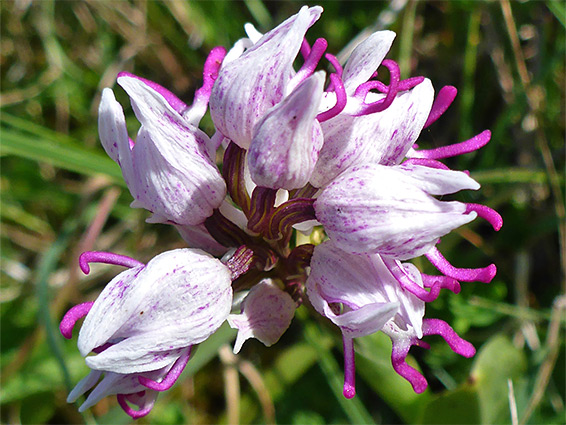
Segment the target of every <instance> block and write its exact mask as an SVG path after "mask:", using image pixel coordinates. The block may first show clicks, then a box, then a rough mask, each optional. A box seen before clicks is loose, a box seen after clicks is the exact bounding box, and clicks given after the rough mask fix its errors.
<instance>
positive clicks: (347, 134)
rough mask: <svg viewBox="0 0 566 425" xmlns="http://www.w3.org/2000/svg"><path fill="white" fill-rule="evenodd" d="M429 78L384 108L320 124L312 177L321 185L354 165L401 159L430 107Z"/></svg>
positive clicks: (340, 116) (317, 184) (316, 183)
mask: <svg viewBox="0 0 566 425" xmlns="http://www.w3.org/2000/svg"><path fill="white" fill-rule="evenodd" d="M433 98H434V89H433V88H432V84H431V83H430V81H429V80H425V81H423V82H422V83H421V84H419V85H418V86H416V87H415V88H414V89H412V90H410V91H408V92H403V93H401V94H399V95H398V96H397V97H396V98H395V100H394V101H393V103H392V104H391V105H390V106H389V107H388V108H387V109H385V110H384V111H382V112H377V113H373V114H369V115H363V116H358V117H354V116H349V115H345V114H340V115H338V116H336V117H335V118H332V119H330V120H328V121H326V122H324V123H322V130H323V132H324V145H323V147H322V149H321V151H320V155H319V158H318V162H317V164H316V167H315V169H314V172H313V175H312V177H311V183H312V184H313V186H315V187H324V186H326V185H327V184H328V183H330V181H332V180H333V179H334V178H336V176H338V175H339V174H340V173H341V172H343V171H344V170H346V169H347V168H349V167H351V166H353V165H361V164H365V163H376V164H384V165H394V164H398V163H399V162H401V160H402V159H403V158H404V156H405V154H406V153H407V151H408V150H409V149H410V148H411V146H413V144H414V143H415V141H416V140H417V138H418V137H419V134H420V132H421V130H422V128H423V126H424V124H425V122H426V120H427V117H428V115H429V113H430V109H431V107H432V101H433Z"/></svg>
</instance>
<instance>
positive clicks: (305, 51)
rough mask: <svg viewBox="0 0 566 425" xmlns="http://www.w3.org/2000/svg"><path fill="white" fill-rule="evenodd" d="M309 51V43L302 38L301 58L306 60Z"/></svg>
mask: <svg viewBox="0 0 566 425" xmlns="http://www.w3.org/2000/svg"><path fill="white" fill-rule="evenodd" d="M310 52H311V45H310V44H309V42H308V41H307V39H306V38H303V42H302V43H301V56H302V57H303V59H305V60H306V59H307V57H308V56H309V54H310Z"/></svg>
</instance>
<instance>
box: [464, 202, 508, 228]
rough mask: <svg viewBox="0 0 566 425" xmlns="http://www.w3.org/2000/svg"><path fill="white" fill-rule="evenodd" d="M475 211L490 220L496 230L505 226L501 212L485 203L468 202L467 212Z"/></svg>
mask: <svg viewBox="0 0 566 425" xmlns="http://www.w3.org/2000/svg"><path fill="white" fill-rule="evenodd" d="M471 211H474V212H476V213H477V215H478V216H480V217H481V218H483V219H484V220H486V221H488V222H489V224H491V226H492V227H493V230H495V231H496V232H497V231H499V229H501V226H503V218H502V217H501V215H499V213H498V212H497V211H495V210H493V209H491V208H489V207H486V206H485V205H481V204H466V214H468V213H469V212H471Z"/></svg>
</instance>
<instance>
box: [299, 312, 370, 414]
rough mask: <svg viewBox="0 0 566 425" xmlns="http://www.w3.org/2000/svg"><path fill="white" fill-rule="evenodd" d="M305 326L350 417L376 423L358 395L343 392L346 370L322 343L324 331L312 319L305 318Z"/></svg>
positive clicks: (335, 393) (308, 336)
mask: <svg viewBox="0 0 566 425" xmlns="http://www.w3.org/2000/svg"><path fill="white" fill-rule="evenodd" d="M297 315H298V316H299V317H300V314H299V312H297ZM303 326H304V336H305V340H306V341H307V342H308V343H309V344H311V345H312V346H313V347H314V348H315V350H316V351H317V354H318V363H319V365H320V368H321V369H322V372H323V373H324V375H325V376H326V379H327V381H328V385H330V388H331V390H332V393H333V394H334V396H335V397H336V400H337V401H338V403H339V404H340V406H341V407H342V410H343V411H344V413H345V414H346V416H347V417H348V419H350V421H351V423H354V424H362V423H363V424H367V423H375V421H374V420H373V418H372V417H371V415H370V414H369V412H368V411H367V409H366V408H365V406H364V405H363V403H362V402H361V400H360V399H359V398H358V397H354V398H352V399H350V400H348V399H346V398H345V397H344V395H343V394H342V389H343V373H344V372H343V371H342V370H341V368H340V366H339V365H338V362H336V360H335V359H334V357H333V356H332V353H331V352H330V350H329V348H328V347H325V346H324V345H323V344H321V341H323V340H324V339H325V335H324V333H323V331H322V330H320V329H319V328H318V326H317V325H316V324H315V323H313V322H312V321H307V320H303Z"/></svg>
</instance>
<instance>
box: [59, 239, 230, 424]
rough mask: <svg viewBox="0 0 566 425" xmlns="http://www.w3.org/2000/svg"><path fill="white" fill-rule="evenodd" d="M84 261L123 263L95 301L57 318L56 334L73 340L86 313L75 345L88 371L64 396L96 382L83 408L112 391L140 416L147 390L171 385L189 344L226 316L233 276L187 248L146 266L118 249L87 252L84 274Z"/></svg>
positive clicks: (210, 331) (132, 413)
mask: <svg viewBox="0 0 566 425" xmlns="http://www.w3.org/2000/svg"><path fill="white" fill-rule="evenodd" d="M90 262H103V263H109V264H116V265H120V266H125V267H129V268H128V269H127V270H125V271H123V272H122V273H120V274H119V275H118V276H116V277H115V278H114V279H113V280H112V281H111V282H110V283H109V284H108V285H106V287H105V288H104V290H103V291H102V292H101V294H100V295H99V297H98V298H97V299H96V301H94V302H88V303H83V304H79V305H77V306H75V307H73V308H72V309H71V310H69V311H68V312H67V314H66V315H65V316H64V317H63V319H62V321H61V324H60V330H61V333H62V334H63V336H65V337H66V338H71V337H72V331H73V327H74V326H75V324H76V322H77V321H78V320H79V319H81V318H83V317H85V316H86V317H85V320H84V322H83V325H82V326H81V330H80V332H79V338H78V343H77V345H78V348H79V351H80V353H81V354H82V355H83V356H85V357H86V358H85V362H86V364H87V366H88V367H90V369H92V372H91V374H89V375H88V376H87V377H86V378H84V379H83V380H82V381H81V382H80V383H79V384H78V385H77V387H76V388H75V390H73V392H71V394H70V395H69V399H70V400H74V399H76V398H77V397H78V396H79V395H81V394H83V393H85V392H86V391H88V390H89V389H91V388H93V387H95V388H94V390H93V391H92V392H91V394H90V395H89V397H88V398H87V402H86V403H85V405H83V406H84V407H83V409H86V408H88V407H90V406H91V405H93V404H95V403H96V402H97V401H98V400H100V399H101V398H103V397H105V396H106V395H110V394H117V396H118V401H119V402H120V404H121V405H122V407H123V408H124V410H125V411H126V413H128V414H129V415H130V416H132V417H134V418H135V417H139V416H144V415H145V414H147V413H149V410H150V409H151V406H152V403H153V400H154V399H155V394H154V393H152V391H153V392H155V391H164V390H166V389H168V388H169V387H171V386H172V385H173V383H174V382H175V381H176V380H177V378H178V377H179V375H180V374H181V372H182V370H183V368H184V367H185V365H186V364H187V361H188V359H189V356H190V350H191V347H192V346H193V345H195V344H199V343H201V342H203V341H204V340H206V339H207V338H208V337H209V336H210V335H212V334H213V333H214V332H216V330H217V329H218V328H219V327H220V325H222V323H223V322H224V321H225V320H226V318H227V317H228V314H229V313H230V309H231V306H232V287H231V283H232V274H231V272H230V270H229V268H228V267H227V266H225V265H224V264H223V263H222V262H220V260H218V259H215V258H214V257H212V256H211V255H209V254H207V253H205V252H204V251H201V250H198V249H188V248H185V249H177V250H173V251H167V252H164V253H162V254H160V255H158V256H157V257H155V258H153V259H152V260H151V261H149V263H147V265H145V264H143V263H140V262H138V261H136V260H134V259H132V258H129V257H125V256H121V255H117V254H112V253H106V252H85V253H83V254H82V255H81V258H80V266H81V268H82V270H83V271H84V272H85V273H88V272H89V271H90V266H89V263H90ZM91 353H94V355H89V354H91ZM102 375H104V377H103V379H102V380H101V381H100V382H99V383H98V381H99V379H100V377H101V376H102ZM97 383H98V385H97ZM141 392H143V394H142V393H141ZM132 403H133V404H134V405H137V406H138V407H139V409H134V408H132V407H131V404H132Z"/></svg>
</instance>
